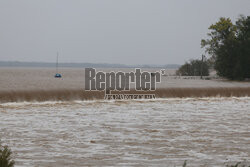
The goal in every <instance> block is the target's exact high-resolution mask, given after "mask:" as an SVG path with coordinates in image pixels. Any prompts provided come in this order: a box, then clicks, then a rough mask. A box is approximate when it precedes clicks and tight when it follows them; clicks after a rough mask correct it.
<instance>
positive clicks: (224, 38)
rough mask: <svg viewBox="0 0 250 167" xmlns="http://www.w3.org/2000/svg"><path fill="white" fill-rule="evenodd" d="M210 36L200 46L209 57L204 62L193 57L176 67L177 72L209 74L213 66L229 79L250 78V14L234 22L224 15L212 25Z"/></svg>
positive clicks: (181, 73)
mask: <svg viewBox="0 0 250 167" xmlns="http://www.w3.org/2000/svg"><path fill="white" fill-rule="evenodd" d="M208 29H209V30H210V32H209V33H208V34H207V35H208V39H202V40H201V47H202V48H205V52H206V53H207V54H208V55H209V58H208V59H207V60H205V61H202V60H190V62H186V63H185V64H184V65H182V66H181V67H180V68H179V69H178V70H177V75H184V76H185V75H188V76H191V75H193V76H197V75H201V74H202V75H203V76H205V75H209V73H207V72H208V70H209V68H214V69H215V70H216V72H217V74H218V76H220V77H224V78H227V79H230V80H244V79H249V78H250V16H247V17H246V16H243V15H241V16H240V17H239V18H238V19H237V20H236V22H235V23H232V21H231V19H230V18H225V17H221V18H220V19H219V21H218V22H216V23H215V24H212V25H211V26H210V27H209V28H208Z"/></svg>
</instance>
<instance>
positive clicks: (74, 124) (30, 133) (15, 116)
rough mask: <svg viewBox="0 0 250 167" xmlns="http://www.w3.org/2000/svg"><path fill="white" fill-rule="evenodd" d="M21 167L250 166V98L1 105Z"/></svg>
mask: <svg viewBox="0 0 250 167" xmlns="http://www.w3.org/2000/svg"><path fill="white" fill-rule="evenodd" d="M0 138H1V140H2V143H4V144H8V145H9V146H10V147H11V149H12V151H13V153H14V159H15V161H16V166H22V167H26V166H39V167H40V166H46V167H47V166H53V167H57V166H58V167H61V166H71V167H74V166H182V164H183V162H184V161H185V160H187V164H188V166H211V167H212V166H213V167H215V166H225V164H227V163H230V162H233V163H234V162H239V161H241V162H246V163H248V162H249V161H250V158H249V157H250V98H249V97H240V98H236V97H227V98H222V97H221V98H183V99H180V98H172V99H171V98H170V99H155V100H130V101H105V100H95V101H94V100H93V101H73V102H72V101H71V102H70V101H68V102H37V103H36V102H22V103H21V102H20V103H2V104H0Z"/></svg>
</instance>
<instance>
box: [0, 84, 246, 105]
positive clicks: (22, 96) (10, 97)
mask: <svg viewBox="0 0 250 167" xmlns="http://www.w3.org/2000/svg"><path fill="white" fill-rule="evenodd" d="M112 93H124V94H156V97H158V98H170V97H171V98H173V97H179V98H183V97H215V96H221V97H230V96H236V97H240V96H250V87H246V88H239V87H232V88H221V87H220V88H166V89H157V90H156V91H135V90H131V91H125V92H118V91H112ZM103 98H104V92H103V91H102V92H99V91H84V90H32V91H28V90H25V91H2V92H0V102H18V101H48V100H52V101H53V100H55V101H58V100H60V101H70V100H92V99H103Z"/></svg>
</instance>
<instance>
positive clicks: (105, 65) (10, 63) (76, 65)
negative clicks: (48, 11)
mask: <svg viewBox="0 0 250 167" xmlns="http://www.w3.org/2000/svg"><path fill="white" fill-rule="evenodd" d="M55 66H56V63H46V62H19V61H0V67H55ZM58 66H59V67H71V68H86V67H92V68H164V69H177V68H179V67H180V65H178V64H166V65H153V64H152V65H150V64H149V65H125V64H108V63H59V65H58Z"/></svg>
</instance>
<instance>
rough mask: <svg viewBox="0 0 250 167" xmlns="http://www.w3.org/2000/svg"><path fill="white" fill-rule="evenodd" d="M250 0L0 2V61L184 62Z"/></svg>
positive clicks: (247, 11) (248, 7) (247, 10)
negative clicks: (211, 31)
mask: <svg viewBox="0 0 250 167" xmlns="http://www.w3.org/2000/svg"><path fill="white" fill-rule="evenodd" d="M239 14H244V15H250V0H0V61H42V62H55V59H56V52H57V51H58V52H59V55H60V56H59V59H60V62H90V63H121V64H173V63H177V64H182V63H184V62H185V61H187V60H189V59H191V58H200V57H201V54H202V53H203V50H202V49H201V48H200V40H201V39H202V38H206V33H208V27H209V25H211V24H212V23H214V22H216V21H217V20H218V19H219V17H222V16H223V17H230V18H232V20H233V21H235V19H236V18H238V16H239Z"/></svg>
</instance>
